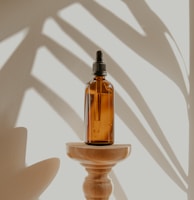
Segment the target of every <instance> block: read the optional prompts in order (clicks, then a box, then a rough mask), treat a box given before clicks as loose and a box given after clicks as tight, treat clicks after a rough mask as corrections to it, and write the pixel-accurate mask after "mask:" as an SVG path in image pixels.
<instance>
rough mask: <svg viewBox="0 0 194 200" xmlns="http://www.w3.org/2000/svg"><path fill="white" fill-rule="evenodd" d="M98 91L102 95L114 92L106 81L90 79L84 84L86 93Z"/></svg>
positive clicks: (110, 84) (111, 85)
mask: <svg viewBox="0 0 194 200" xmlns="http://www.w3.org/2000/svg"><path fill="white" fill-rule="evenodd" d="M89 90H90V91H91V90H93V91H98V92H102V93H112V92H114V87H113V84H112V83H111V82H109V81H108V80H106V79H101V80H98V79H95V78H94V79H92V80H90V81H89V82H88V83H87V84H86V91H89Z"/></svg>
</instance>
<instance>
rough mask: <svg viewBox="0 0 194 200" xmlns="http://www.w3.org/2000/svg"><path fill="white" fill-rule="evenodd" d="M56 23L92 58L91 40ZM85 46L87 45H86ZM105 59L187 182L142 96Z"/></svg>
mask: <svg viewBox="0 0 194 200" xmlns="http://www.w3.org/2000/svg"><path fill="white" fill-rule="evenodd" d="M55 20H56V22H57V23H58V24H59V26H60V27H61V28H62V29H63V31H64V32H66V33H67V34H69V36H70V37H71V38H72V39H73V40H74V41H76V42H77V43H78V44H79V45H80V46H81V47H82V48H83V49H84V50H85V51H86V52H87V53H88V54H89V55H90V56H91V57H92V56H93V55H92V53H91V52H94V51H95V49H97V48H99V47H98V46H96V45H95V44H94V43H93V42H91V40H89V39H88V38H86V37H85V36H84V35H83V34H81V33H79V34H78V33H77V30H76V29H75V28H74V27H72V26H71V25H70V24H68V23H67V22H65V21H63V20H62V19H60V18H59V17H57V16H56V17H55ZM86 44H87V45H86ZM105 57H106V58H107V61H108V63H109V65H110V66H111V69H113V70H112V71H110V72H109V73H110V74H111V75H112V76H113V77H114V78H115V79H116V80H117V81H118V82H119V83H120V85H121V86H122V87H123V88H124V89H125V91H126V92H127V93H128V95H130V96H131V98H132V99H133V100H134V102H137V103H136V105H137V107H138V108H139V110H140V111H141V113H142V114H143V116H144V118H145V119H146V121H147V122H148V124H149V125H150V127H151V129H152V130H153V133H154V134H155V136H156V137H157V139H158V141H159V142H160V144H161V145H162V147H163V148H164V150H165V151H166V153H167V155H168V156H169V158H170V159H171V161H172V163H173V164H174V166H175V167H176V168H177V170H178V171H179V173H180V175H181V176H182V178H183V179H184V180H185V181H187V176H186V174H185V172H184V170H183V168H182V166H181V165H180V162H179V161H178V159H177V157H176V156H175V154H174V152H173V150H172V148H171V146H170V144H169V143H168V141H167V139H166V138H165V136H164V134H163V132H162V130H161V128H160V126H159V124H158V122H157V121H156V119H155V117H154V116H153V114H152V113H151V111H150V109H149V107H148V105H147V104H146V102H145V100H144V99H143V97H142V95H141V94H140V92H139V91H138V89H137V88H136V86H135V85H134V83H133V82H132V81H131V80H130V78H129V77H128V76H127V75H126V74H125V73H124V72H123V70H122V69H121V68H120V67H118V64H117V63H115V62H114V61H113V59H112V58H111V57H110V56H109V55H108V54H106V56H105Z"/></svg>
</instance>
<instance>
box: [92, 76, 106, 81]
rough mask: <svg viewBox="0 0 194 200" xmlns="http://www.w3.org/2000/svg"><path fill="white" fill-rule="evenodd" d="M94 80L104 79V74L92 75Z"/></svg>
mask: <svg viewBox="0 0 194 200" xmlns="http://www.w3.org/2000/svg"><path fill="white" fill-rule="evenodd" d="M94 80H98V81H100V80H105V76H94Z"/></svg>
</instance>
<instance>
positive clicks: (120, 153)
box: [66, 142, 131, 164]
mask: <svg viewBox="0 0 194 200" xmlns="http://www.w3.org/2000/svg"><path fill="white" fill-rule="evenodd" d="M66 147H67V154H68V156H69V157H70V158H73V159H75V160H78V161H80V162H82V163H84V164H87V163H88V164H89V163H91V164H116V163H117V162H118V161H120V160H123V159H125V158H126V157H127V156H128V155H129V154H130V152H131V145H130V144H113V145H107V146H94V145H87V144H85V143H81V142H78V143H67V144H66Z"/></svg>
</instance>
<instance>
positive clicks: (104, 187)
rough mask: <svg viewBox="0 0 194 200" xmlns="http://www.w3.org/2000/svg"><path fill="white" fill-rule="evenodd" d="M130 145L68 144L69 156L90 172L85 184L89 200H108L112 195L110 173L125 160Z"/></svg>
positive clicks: (84, 189)
mask: <svg viewBox="0 0 194 200" xmlns="http://www.w3.org/2000/svg"><path fill="white" fill-rule="evenodd" d="M130 150H131V146H130V144H121V145H119V144H117V145H116V144H114V145H110V146H91V145H86V144H84V143H67V154H68V156H69V157H70V158H72V159H75V160H77V161H79V162H80V164H81V165H83V166H84V167H85V169H86V170H87V172H88V176H87V177H86V178H85V181H84V184H83V191H84V194H85V197H86V199H87V200H108V199H109V197H110V195H111V193H112V182H111V180H110V178H109V172H110V171H111V169H112V167H113V166H114V165H116V164H117V162H119V161H121V160H123V159H125V158H126V157H127V156H128V155H129V153H130Z"/></svg>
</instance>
